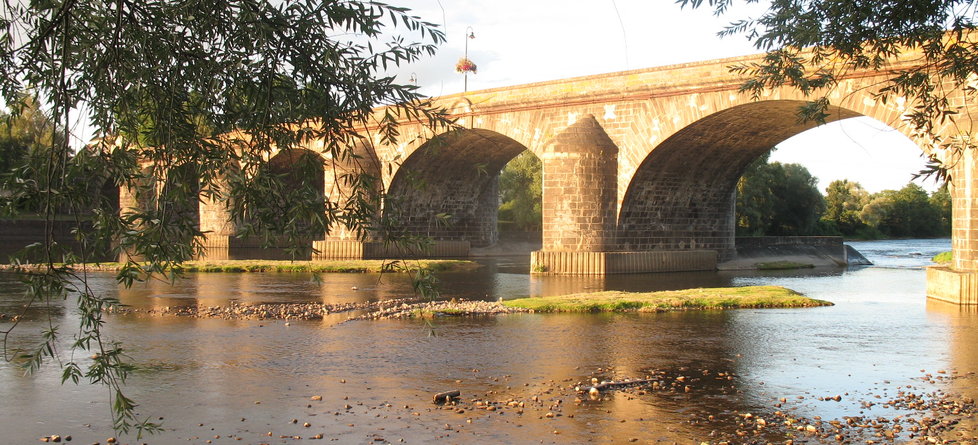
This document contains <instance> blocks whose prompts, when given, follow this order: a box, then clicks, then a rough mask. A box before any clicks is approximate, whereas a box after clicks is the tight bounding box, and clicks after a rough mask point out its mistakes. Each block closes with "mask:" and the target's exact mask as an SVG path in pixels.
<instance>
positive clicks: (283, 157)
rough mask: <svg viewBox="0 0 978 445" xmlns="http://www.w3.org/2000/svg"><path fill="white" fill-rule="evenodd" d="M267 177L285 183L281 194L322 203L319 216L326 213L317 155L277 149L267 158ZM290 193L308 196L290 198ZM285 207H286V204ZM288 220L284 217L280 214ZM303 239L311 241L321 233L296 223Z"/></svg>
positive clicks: (310, 225) (322, 165)
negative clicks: (269, 175)
mask: <svg viewBox="0 0 978 445" xmlns="http://www.w3.org/2000/svg"><path fill="white" fill-rule="evenodd" d="M266 167H267V171H266V173H267V174H271V175H276V176H279V177H280V178H281V180H282V181H283V182H284V184H285V188H284V190H283V191H284V192H285V193H288V194H287V195H285V196H284V198H286V199H289V198H290V196H291V197H294V198H296V199H300V200H303V201H307V202H316V201H318V202H322V203H323V205H322V209H321V211H320V212H321V214H324V213H325V211H326V207H325V200H326V186H325V174H324V169H325V160H324V159H323V156H322V154H321V153H319V152H317V151H315V150H310V149H306V148H290V149H285V150H280V151H278V152H277V153H275V154H274V156H271V157H270V158H269V159H268V164H267V166H266ZM292 193H300V194H306V193H311V194H312V195H303V196H292V195H291V194H292ZM286 205H288V204H286ZM283 217H288V215H283ZM299 225H300V227H301V232H302V235H303V237H304V238H308V239H309V240H310V241H311V240H319V239H323V236H324V234H323V233H321V232H320V231H319V230H318V229H317V225H316V224H313V223H311V222H308V223H303V222H300V223H299Z"/></svg>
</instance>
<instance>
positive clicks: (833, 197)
mask: <svg viewBox="0 0 978 445" xmlns="http://www.w3.org/2000/svg"><path fill="white" fill-rule="evenodd" d="M825 192H826V194H825V214H824V215H822V220H823V221H827V222H830V223H831V224H832V225H833V226H834V229H835V230H837V231H838V232H839V233H840V234H841V235H845V236H852V235H855V234H856V233H858V232H859V230H860V229H862V228H863V227H864V226H865V224H864V223H863V221H862V220H861V219H860V217H859V212H861V211H862V209H863V207H865V206H866V204H868V203H869V192H867V191H866V190H865V189H863V187H862V186H861V185H859V183H858V182H850V181H849V180H848V179H839V180H835V181H832V182H831V183H830V184H829V186H828V187H827V188H826V189H825Z"/></svg>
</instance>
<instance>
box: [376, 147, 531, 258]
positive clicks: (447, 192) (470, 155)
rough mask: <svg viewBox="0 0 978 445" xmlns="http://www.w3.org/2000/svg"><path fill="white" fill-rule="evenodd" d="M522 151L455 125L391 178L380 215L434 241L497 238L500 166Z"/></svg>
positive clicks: (477, 244)
mask: <svg viewBox="0 0 978 445" xmlns="http://www.w3.org/2000/svg"><path fill="white" fill-rule="evenodd" d="M524 150H526V147H524V146H523V145H522V144H520V143H518V142H516V141H514V140H512V139H510V138H508V137H506V136H503V135H501V134H499V133H495V132H493V131H489V130H479V129H475V130H459V131H455V132H451V133H446V134H443V135H439V136H437V137H435V138H433V139H432V140H431V141H428V142H427V143H426V144H424V145H423V146H422V147H421V148H419V149H418V150H417V151H416V152H414V154H412V155H411V156H410V157H409V158H408V159H407V160H405V161H404V163H403V164H402V165H401V167H400V168H399V169H398V171H397V174H396V175H395V177H394V179H393V180H392V181H391V185H390V189H389V191H388V197H387V203H386V204H385V205H386V207H385V216H386V217H389V218H393V219H395V220H396V222H397V223H398V224H399V225H400V227H403V228H404V230H406V231H407V232H408V233H410V234H415V235H425V236H429V237H431V238H433V239H435V240H456V241H459V240H467V241H469V242H470V243H471V245H472V246H474V247H481V246H487V245H490V244H493V243H495V242H496V240H497V237H498V232H497V229H496V223H497V216H496V212H497V209H498V207H499V187H498V179H499V171H500V170H501V169H502V168H503V166H505V165H506V163H507V162H509V161H510V160H511V159H513V158H514V157H516V156H517V155H519V154H520V153H521V152H523V151H524Z"/></svg>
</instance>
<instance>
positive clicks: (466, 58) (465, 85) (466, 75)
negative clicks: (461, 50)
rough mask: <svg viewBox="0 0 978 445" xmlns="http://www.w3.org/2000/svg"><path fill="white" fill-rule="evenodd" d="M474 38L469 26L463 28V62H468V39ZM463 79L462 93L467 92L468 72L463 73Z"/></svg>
mask: <svg viewBox="0 0 978 445" xmlns="http://www.w3.org/2000/svg"><path fill="white" fill-rule="evenodd" d="M474 38H475V32H473V31H472V27H471V26H469V27H466V28H465V60H469V39H474ZM463 77H464V79H465V80H464V88H465V89H464V90H463V92H465V91H469V72H468V71H465V72H464V74H463Z"/></svg>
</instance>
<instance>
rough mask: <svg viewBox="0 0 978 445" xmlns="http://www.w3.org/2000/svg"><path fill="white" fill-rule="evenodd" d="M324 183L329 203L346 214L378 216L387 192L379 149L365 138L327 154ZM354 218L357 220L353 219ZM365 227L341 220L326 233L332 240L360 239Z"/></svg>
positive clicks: (328, 204)
mask: <svg viewBox="0 0 978 445" xmlns="http://www.w3.org/2000/svg"><path fill="white" fill-rule="evenodd" d="M323 166H324V175H325V176H324V186H325V196H326V199H327V206H329V207H330V210H336V211H338V212H339V213H340V214H342V215H347V216H349V215H354V214H360V215H364V216H367V215H366V213H370V214H371V216H373V217H377V216H379V212H380V205H381V204H380V196H381V194H382V192H383V189H384V186H383V177H382V168H381V163H380V160H379V158H378V157H377V153H376V149H375V148H374V146H373V145H372V144H369V143H367V142H366V141H362V142H361V143H358V144H356V145H355V146H353V147H352V148H351V149H349V150H347V151H343V152H340V153H336V154H333V153H326V154H325V155H324V163H323ZM351 222H353V221H351ZM362 229H363V227H359V226H356V225H355V224H354V226H351V225H348V224H344V223H342V222H337V224H334V225H333V226H331V227H330V228H329V230H328V233H327V234H326V239H328V240H337V241H338V240H357V239H360V238H361V236H362V235H367V237H369V235H370V234H364V233H361V232H362Z"/></svg>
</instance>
